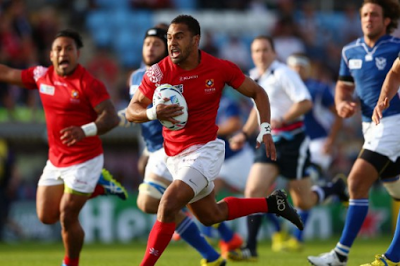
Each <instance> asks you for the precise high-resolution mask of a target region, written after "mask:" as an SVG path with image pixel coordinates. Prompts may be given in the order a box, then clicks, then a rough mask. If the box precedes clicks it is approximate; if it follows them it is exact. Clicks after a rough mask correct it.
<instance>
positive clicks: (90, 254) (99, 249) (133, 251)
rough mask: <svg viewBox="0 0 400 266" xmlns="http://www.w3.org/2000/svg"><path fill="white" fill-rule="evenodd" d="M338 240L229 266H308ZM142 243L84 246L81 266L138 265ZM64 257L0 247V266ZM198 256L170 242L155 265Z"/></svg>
mask: <svg viewBox="0 0 400 266" xmlns="http://www.w3.org/2000/svg"><path fill="white" fill-rule="evenodd" d="M337 239H338V238H335V239H332V240H328V241H308V242H307V245H306V247H305V249H304V250H303V251H302V252H300V253H273V252H272V251H271V249H270V243H269V242H262V243H260V247H259V255H260V258H259V261H258V262H256V263H249V262H228V265H235V266H244V265H247V266H253V265H260V266H261V265H263V266H264V265H290V266H302V265H309V264H308V262H307V256H308V255H317V254H319V253H322V252H327V251H329V250H330V249H332V247H334V245H335V244H336V241H337ZM390 240H391V239H390V238H389V237H383V238H376V239H375V238H374V239H369V240H362V239H359V240H357V241H356V243H355V245H354V247H353V249H352V251H351V255H350V260H349V263H348V266H358V265H360V264H362V263H367V262H371V261H372V260H373V259H374V255H375V254H377V253H383V252H384V251H385V250H386V249H387V247H388V246H389V243H390ZM144 250H145V244H144V243H138V242H134V243H130V244H109V245H106V244H87V245H85V246H84V250H83V252H82V255H81V260H80V265H81V266H136V265H139V263H140V261H141V258H142V257H143V252H144ZM62 258H63V247H62V244H61V243H48V244H42V243H40V244H37V243H15V244H14V243H13V244H0V265H1V266H59V265H60V264H61V260H62ZM200 259H201V258H200V255H199V254H197V253H196V252H195V251H194V250H193V249H192V248H190V247H189V246H187V245H186V244H185V243H182V242H177V243H176V242H175V243H171V244H170V245H169V246H168V248H167V250H166V251H165V252H164V254H163V255H162V257H161V258H160V260H159V261H158V263H157V266H192V265H193V266H198V265H200Z"/></svg>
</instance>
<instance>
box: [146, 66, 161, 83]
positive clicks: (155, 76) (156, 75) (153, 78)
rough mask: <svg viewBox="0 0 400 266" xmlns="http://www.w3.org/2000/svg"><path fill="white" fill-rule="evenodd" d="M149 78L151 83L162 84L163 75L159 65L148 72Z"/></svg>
mask: <svg viewBox="0 0 400 266" xmlns="http://www.w3.org/2000/svg"><path fill="white" fill-rule="evenodd" d="M146 75H147V77H148V78H149V80H150V82H153V83H156V84H158V83H160V81H161V79H162V77H163V73H162V72H161V69H160V67H159V66H158V64H155V65H152V66H151V67H150V68H149V69H148V70H147V72H146Z"/></svg>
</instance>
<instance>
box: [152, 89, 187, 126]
mask: <svg viewBox="0 0 400 266" xmlns="http://www.w3.org/2000/svg"><path fill="white" fill-rule="evenodd" d="M164 98H168V99H169V101H167V102H164V103H163V104H166V105H168V104H179V105H180V106H183V109H182V112H183V114H181V115H178V116H175V117H174V119H175V120H178V121H179V123H176V124H173V123H171V122H169V121H166V120H159V121H160V123H161V124H162V125H163V126H164V127H166V128H168V129H170V130H180V129H182V128H184V127H185V126H186V122H187V120H188V110H187V103H186V100H185V98H184V97H183V95H182V93H181V92H180V91H179V90H178V89H177V88H175V87H174V86H172V85H170V84H162V85H160V86H158V87H157V88H156V90H155V91H154V95H153V105H155V104H156V103H157V102H159V101H160V100H161V99H164Z"/></svg>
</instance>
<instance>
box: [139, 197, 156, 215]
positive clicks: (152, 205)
mask: <svg viewBox="0 0 400 266" xmlns="http://www.w3.org/2000/svg"><path fill="white" fill-rule="evenodd" d="M136 203H137V206H138V208H139V209H140V210H141V211H142V212H144V213H149V214H154V213H157V209H158V203H159V199H154V198H151V197H149V196H148V195H143V194H141V193H140V192H139V196H138V198H137V200H136Z"/></svg>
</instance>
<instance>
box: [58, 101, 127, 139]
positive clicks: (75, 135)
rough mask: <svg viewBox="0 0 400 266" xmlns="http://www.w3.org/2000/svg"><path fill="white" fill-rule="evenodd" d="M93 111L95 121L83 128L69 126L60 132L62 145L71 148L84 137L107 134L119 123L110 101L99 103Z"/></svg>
mask: <svg viewBox="0 0 400 266" xmlns="http://www.w3.org/2000/svg"><path fill="white" fill-rule="evenodd" d="M94 110H95V111H96V113H97V119H96V120H95V121H94V122H90V123H88V124H85V125H83V126H80V127H79V126H69V127H66V128H64V129H62V130H61V131H60V134H61V140H62V143H63V144H65V145H67V146H71V145H74V144H75V143H77V142H79V141H81V140H82V139H84V138H85V137H92V136H96V135H102V134H104V133H107V132H108V131H110V130H111V129H113V128H114V127H116V126H117V125H118V123H119V117H118V115H117V112H116V111H115V107H114V105H113V104H112V102H111V100H110V99H107V100H104V101H102V102H101V103H99V104H98V105H97V106H96V107H95V108H94Z"/></svg>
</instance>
